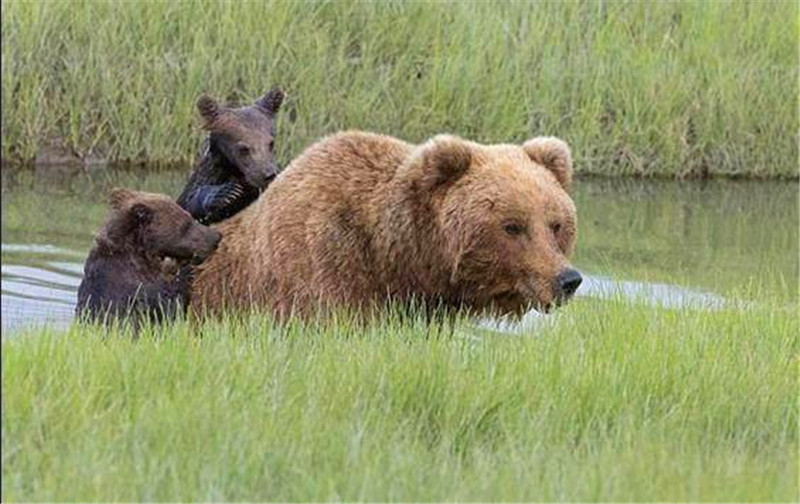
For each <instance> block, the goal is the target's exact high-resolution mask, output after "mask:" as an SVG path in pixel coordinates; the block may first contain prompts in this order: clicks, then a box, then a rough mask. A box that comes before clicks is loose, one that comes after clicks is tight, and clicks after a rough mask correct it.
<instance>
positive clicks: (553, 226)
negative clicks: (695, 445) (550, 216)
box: [550, 222, 561, 234]
mask: <svg viewBox="0 0 800 504" xmlns="http://www.w3.org/2000/svg"><path fill="white" fill-rule="evenodd" d="M550 230H551V231H552V232H553V234H558V232H559V231H561V224H559V223H558V222H554V223H552V224H550Z"/></svg>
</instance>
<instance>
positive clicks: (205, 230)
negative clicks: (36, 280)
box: [76, 188, 222, 327]
mask: <svg viewBox="0 0 800 504" xmlns="http://www.w3.org/2000/svg"><path fill="white" fill-rule="evenodd" d="M110 203H111V215H110V217H109V219H108V221H107V222H106V224H105V225H104V226H103V228H102V229H101V231H100V232H99V233H98V236H97V238H96V239H95V244H94V247H93V248H92V250H91V251H90V253H89V256H88V258H87V259H86V264H85V265H84V276H83V281H82V282H81V284H80V287H79V289H78V305H77V308H76V313H77V315H78V316H79V317H80V318H82V319H85V320H90V321H97V320H100V321H104V322H110V321H111V320H112V319H114V318H125V317H128V316H130V317H131V321H132V322H133V324H134V327H138V323H139V322H140V320H139V319H140V318H141V317H148V318H149V319H150V320H151V321H153V322H159V321H161V320H162V319H163V318H164V317H168V318H173V317H174V316H176V315H177V314H178V313H181V312H182V310H185V308H186V306H187V305H188V301H189V300H188V293H189V282H190V269H189V268H184V267H182V266H184V265H187V264H189V263H194V264H199V263H200V262H202V261H203V260H204V259H205V258H206V257H208V255H209V254H211V253H212V252H213V251H214V250H216V248H217V245H218V244H219V242H220V239H221V237H222V235H221V234H220V233H219V231H216V230H215V229H211V228H209V227H206V226H204V225H202V224H199V223H198V222H197V221H195V220H194V219H193V218H192V216H191V215H189V213H188V212H186V211H185V210H183V209H182V208H181V207H179V206H178V205H177V204H176V203H175V202H173V201H172V200H171V199H170V198H169V197H167V196H165V195H161V194H152V193H145V192H137V191H131V190H127V189H121V188H116V189H114V190H113V191H112V193H111V198H110Z"/></svg>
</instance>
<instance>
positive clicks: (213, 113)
mask: <svg viewBox="0 0 800 504" xmlns="http://www.w3.org/2000/svg"><path fill="white" fill-rule="evenodd" d="M197 111H198V112H200V116H201V117H202V118H203V119H205V121H206V124H211V123H212V122H214V121H215V120H216V119H217V117H219V114H220V112H221V111H220V107H219V103H217V101H216V100H215V99H214V98H211V97H210V96H208V95H207V94H203V95H201V96H200V98H198V99H197Z"/></svg>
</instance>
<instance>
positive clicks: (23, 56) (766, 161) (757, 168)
mask: <svg viewBox="0 0 800 504" xmlns="http://www.w3.org/2000/svg"><path fill="white" fill-rule="evenodd" d="M799 18H800V16H798V7H797V3H796V2H772V3H769V4H768V5H765V4H763V3H759V2H733V3H726V2H680V3H678V2H669V3H668V2H658V3H653V2H633V3H630V2H605V1H599V2H514V3H503V4H496V3H493V2H453V3H429V2H395V1H385V2H278V1H275V2H202V3H198V2H191V1H184V2H95V1H74V2H28V1H19V0H16V1H14V0H12V1H8V2H4V3H3V9H2V42H3V43H2V102H3V115H2V136H3V142H2V157H3V159H6V160H16V161H30V160H32V159H33V158H34V157H35V155H36V154H37V152H40V150H41V149H42V147H43V146H46V145H48V144H49V143H50V142H52V141H57V142H63V143H64V144H65V145H66V146H67V147H68V148H70V149H72V150H74V151H75V152H76V153H77V154H78V155H80V156H84V157H99V158H102V159H111V160H116V161H125V160H132V161H147V162H156V163H169V162H174V161H186V160H189V159H191V157H192V156H193V154H194V153H195V150H196V149H197V147H198V145H199V138H200V132H199V124H198V123H199V122H198V120H197V119H196V117H195V115H196V114H195V110H194V101H195V100H196V98H197V96H198V95H199V94H200V93H201V92H204V91H208V92H211V93H213V94H214V95H216V96H219V97H223V98H230V99H231V100H232V101H235V102H243V101H250V100H253V99H254V98H256V97H257V96H259V95H260V94H261V93H263V92H264V91H265V90H266V89H268V88H269V87H271V86H273V85H280V86H282V87H284V88H285V89H286V90H287V91H288V93H289V97H290V98H289V100H288V102H287V104H286V106H285V110H284V112H283V113H281V115H280V123H279V132H280V133H279V134H280V138H279V141H278V146H279V149H280V153H279V155H280V158H281V159H282V160H283V161H284V162H286V161H288V160H290V159H291V158H292V157H293V156H295V155H297V154H298V153H299V151H300V150H301V149H302V148H303V147H304V146H306V145H307V144H309V143H310V142H311V141H313V140H315V139H316V138H318V137H319V136H321V135H324V134H327V133H331V132H333V131H336V130H339V129H343V128H359V129H367V130H374V131H380V132H385V133H389V134H393V135H396V136H400V137H403V138H405V139H408V140H410V141H414V142H416V141H421V140H422V139H424V138H426V137H428V136H430V135H433V134H436V133H441V132H445V131H447V132H452V133H456V134H460V135H463V136H466V137H469V138H472V139H475V140H478V141H483V142H520V141H522V140H524V139H526V138H528V137H530V136H533V135H539V134H555V135H558V136H561V137H563V138H565V139H567V140H568V141H569V143H570V144H571V145H572V146H573V147H574V150H575V156H576V160H577V164H576V166H577V169H578V171H579V172H581V173H600V174H606V175H620V174H638V175H653V176H678V177H703V176H708V175H730V176H756V177H777V176H780V177H787V176H790V177H795V178H796V176H797V163H796V161H797V148H796V146H797V141H798V137H797V123H798V107H797V96H798V84H797V83H798V81H797V71H798V45H797V40H798V19H799Z"/></svg>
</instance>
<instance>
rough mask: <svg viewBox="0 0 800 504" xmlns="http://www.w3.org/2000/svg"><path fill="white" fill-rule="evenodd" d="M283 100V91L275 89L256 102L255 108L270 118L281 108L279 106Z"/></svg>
mask: <svg viewBox="0 0 800 504" xmlns="http://www.w3.org/2000/svg"><path fill="white" fill-rule="evenodd" d="M283 98H284V94H283V91H281V90H280V89H278V88H275V89H272V90H271V91H269V92H268V93H267V94H265V95H264V96H262V97H261V98H259V99H258V100H256V107H258V108H260V109H261V110H263V111H264V112H266V113H267V114H268V115H271V116H272V115H275V114H277V113H278V110H279V109H280V108H281V104H282V103H283Z"/></svg>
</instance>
